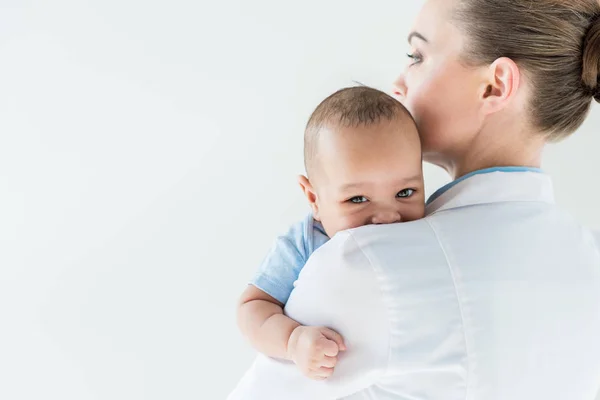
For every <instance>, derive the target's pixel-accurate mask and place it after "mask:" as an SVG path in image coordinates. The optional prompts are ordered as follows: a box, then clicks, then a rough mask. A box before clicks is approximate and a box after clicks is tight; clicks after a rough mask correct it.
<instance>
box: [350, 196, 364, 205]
mask: <svg viewBox="0 0 600 400" xmlns="http://www.w3.org/2000/svg"><path fill="white" fill-rule="evenodd" d="M348 201H349V202H351V203H354V204H360V203H364V202H366V201H368V200H367V198H366V197H365V196H354V197H353V198H351V199H349V200H348Z"/></svg>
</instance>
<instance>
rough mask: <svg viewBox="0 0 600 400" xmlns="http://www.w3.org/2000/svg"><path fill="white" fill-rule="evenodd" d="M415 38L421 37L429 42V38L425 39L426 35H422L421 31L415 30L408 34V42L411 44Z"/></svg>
mask: <svg viewBox="0 0 600 400" xmlns="http://www.w3.org/2000/svg"><path fill="white" fill-rule="evenodd" d="M413 38H417V39H421V40H422V41H424V42H425V43H428V41H427V39H425V36H423V35H421V34H420V33H419V32H414V31H413V32H411V33H409V34H408V44H410V43H411V42H412V40H413Z"/></svg>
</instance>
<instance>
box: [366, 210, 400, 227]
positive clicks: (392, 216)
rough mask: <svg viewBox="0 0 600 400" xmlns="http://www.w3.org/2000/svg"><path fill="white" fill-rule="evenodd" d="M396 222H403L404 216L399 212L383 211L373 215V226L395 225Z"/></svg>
mask: <svg viewBox="0 0 600 400" xmlns="http://www.w3.org/2000/svg"><path fill="white" fill-rule="evenodd" d="M396 222H402V216H401V215H400V213H399V212H398V211H392V210H390V211H381V212H378V213H377V214H375V215H373V218H372V223H373V224H395V223H396Z"/></svg>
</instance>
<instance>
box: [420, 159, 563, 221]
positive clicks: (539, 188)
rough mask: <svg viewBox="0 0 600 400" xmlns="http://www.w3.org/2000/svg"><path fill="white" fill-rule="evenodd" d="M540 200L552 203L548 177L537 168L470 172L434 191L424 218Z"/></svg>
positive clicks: (552, 198)
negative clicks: (444, 212) (461, 209)
mask: <svg viewBox="0 0 600 400" xmlns="http://www.w3.org/2000/svg"><path fill="white" fill-rule="evenodd" d="M507 201H540V202H546V203H551V204H554V191H553V187H552V181H551V180H550V177H549V176H548V175H546V174H545V173H544V172H543V171H542V170H541V169H539V168H529V167H496V168H487V169H482V170H479V171H474V172H471V173H469V174H467V175H465V176H463V177H461V178H459V179H456V180H455V181H453V182H450V183H449V184H447V185H445V186H443V187H442V188H440V189H439V190H437V191H436V192H435V193H434V194H433V195H432V196H431V197H430V198H429V200H428V201H427V206H426V210H425V211H426V215H430V214H433V213H434V212H437V211H441V210H446V209H450V208H457V207H462V206H468V205H475V204H486V203H499V202H507Z"/></svg>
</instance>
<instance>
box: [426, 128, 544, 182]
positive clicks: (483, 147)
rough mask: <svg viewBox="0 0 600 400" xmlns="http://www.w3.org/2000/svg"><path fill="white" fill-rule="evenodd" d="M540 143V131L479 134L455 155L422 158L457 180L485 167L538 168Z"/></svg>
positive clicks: (540, 156)
mask: <svg viewBox="0 0 600 400" xmlns="http://www.w3.org/2000/svg"><path fill="white" fill-rule="evenodd" d="M493 138H501V139H500V140H498V139H496V140H494V139H493ZM544 146H545V140H544V138H543V136H542V135H540V134H525V133H524V132H520V133H515V134H513V135H509V136H507V133H506V132H504V133H503V134H502V133H498V134H497V135H494V136H492V137H489V136H488V137H487V138H486V137H482V136H480V137H479V140H477V141H475V143H472V144H471V145H470V146H468V148H467V149H465V150H464V151H462V152H456V153H455V154H451V155H447V156H445V155H443V154H425V160H426V161H428V162H431V163H432V164H435V165H438V166H439V167H442V168H443V169H445V170H446V172H448V174H450V176H451V177H452V178H453V179H458V178H460V177H461V176H464V175H466V174H468V173H471V172H474V171H479V170H482V169H486V168H494V167H532V168H539V167H540V165H541V162H542V152H543V149H544Z"/></svg>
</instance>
